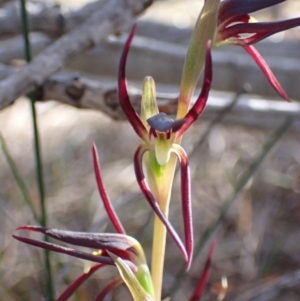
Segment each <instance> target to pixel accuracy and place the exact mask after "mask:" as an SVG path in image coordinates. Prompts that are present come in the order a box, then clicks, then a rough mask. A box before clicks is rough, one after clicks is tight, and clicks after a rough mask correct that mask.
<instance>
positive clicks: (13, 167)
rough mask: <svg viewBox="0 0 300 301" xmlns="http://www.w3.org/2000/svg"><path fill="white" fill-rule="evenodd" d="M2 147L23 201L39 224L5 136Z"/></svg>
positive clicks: (0, 140) (0, 137) (1, 141)
mask: <svg viewBox="0 0 300 301" xmlns="http://www.w3.org/2000/svg"><path fill="white" fill-rule="evenodd" d="M0 145H1V148H2V151H3V154H4V156H5V159H6V161H7V163H8V165H9V168H10V170H11V172H12V174H13V176H14V178H15V181H16V183H17V185H18V187H19V190H20V192H21V195H22V197H23V200H24V203H25V204H26V205H27V206H28V207H29V209H30V211H31V213H32V215H33V217H34V220H35V221H36V222H37V223H38V224H39V223H40V220H39V217H38V215H37V213H36V211H35V209H34V207H33V202H32V200H31V199H30V196H29V192H28V189H27V187H26V184H25V182H24V181H23V179H22V176H21V175H20V172H19V170H18V168H17V165H16V163H15V162H14V160H13V158H12V156H11V154H10V151H9V149H8V148H7V145H6V143H5V140H4V138H3V136H2V135H1V134H0Z"/></svg>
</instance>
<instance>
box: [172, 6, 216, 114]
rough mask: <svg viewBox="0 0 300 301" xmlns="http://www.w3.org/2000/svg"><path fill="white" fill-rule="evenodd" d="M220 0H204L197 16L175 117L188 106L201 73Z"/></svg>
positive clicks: (214, 32)
mask: <svg viewBox="0 0 300 301" xmlns="http://www.w3.org/2000/svg"><path fill="white" fill-rule="evenodd" d="M219 4H220V0H206V2H205V4H204V6H203V8H202V11H201V13H200V15H199V17H198V20H197V23H196V26H195V29H194V32H193V35H192V38H191V41H190V45H189V49H188V52H187V55H186V58H185V64H184V68H183V73H182V78H181V84H180V96H179V107H178V111H177V119H178V118H182V117H183V116H184V115H185V114H186V112H187V110H188V107H189V103H190V101H191V98H192V96H193V93H194V90H195V87H196V85H197V82H198V79H199V77H200V75H201V73H202V70H203V67H204V64H205V56H206V49H207V41H209V40H211V41H212V44H213V43H214V40H215V37H216V34H217V21H218V9H219Z"/></svg>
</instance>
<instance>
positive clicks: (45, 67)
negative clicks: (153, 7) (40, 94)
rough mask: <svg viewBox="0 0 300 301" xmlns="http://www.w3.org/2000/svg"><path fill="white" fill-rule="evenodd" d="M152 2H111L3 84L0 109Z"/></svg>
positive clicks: (140, 0)
mask: <svg viewBox="0 0 300 301" xmlns="http://www.w3.org/2000/svg"><path fill="white" fill-rule="evenodd" d="M151 2H152V1H146V0H126V1H125V0H124V1H122V2H120V1H119V0H109V1H106V4H105V5H104V6H103V8H102V9H101V10H100V11H97V12H95V13H94V14H93V15H92V16H91V18H90V19H89V20H88V21H87V22H86V23H84V24H82V25H80V26H79V27H78V28H76V29H74V30H73V31H72V32H70V33H69V34H66V35H64V36H63V37H61V38H59V39H58V40H57V41H56V42H54V43H53V44H52V45H51V46H49V47H48V48H47V49H45V50H44V51H43V53H41V54H40V55H39V56H37V57H36V58H35V59H34V60H33V61H32V62H31V63H30V64H28V65H26V66H25V67H24V68H22V70H20V71H19V72H17V73H16V74H13V75H12V76H10V77H9V78H7V79H5V80H3V81H2V82H1V83H0V109H2V108H4V107H6V106H8V105H9V104H11V103H12V102H13V101H14V100H15V99H16V98H17V97H19V96H21V95H24V94H26V93H28V92H29V91H31V90H34V89H35V88H36V87H38V86H40V85H42V84H43V82H44V81H45V79H46V78H47V77H49V75H51V74H53V73H54V72H57V71H58V70H59V69H60V68H62V67H63V66H64V65H65V64H66V63H68V62H70V60H71V59H74V57H75V56H76V55H78V54H79V53H81V52H83V51H85V50H87V49H90V48H91V47H93V46H95V45H97V44H98V43H99V42H100V41H102V40H104V39H105V38H106V37H107V36H108V35H109V34H111V33H114V32H116V31H119V30H120V29H121V28H122V27H123V26H124V25H128V24H129V23H130V21H131V20H132V18H133V17H134V16H136V15H137V14H139V13H141V12H142V11H143V10H144V9H145V8H146V7H148V6H149V5H150V4H151Z"/></svg>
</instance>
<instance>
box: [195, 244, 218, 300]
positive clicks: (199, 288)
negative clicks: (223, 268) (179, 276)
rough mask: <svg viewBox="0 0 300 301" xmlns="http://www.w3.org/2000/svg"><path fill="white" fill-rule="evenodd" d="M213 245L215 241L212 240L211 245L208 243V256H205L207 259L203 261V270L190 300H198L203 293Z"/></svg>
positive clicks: (213, 248)
mask: <svg viewBox="0 0 300 301" xmlns="http://www.w3.org/2000/svg"><path fill="white" fill-rule="evenodd" d="M215 246H216V241H215V240H213V241H212V243H211V245H210V248H209V252H208V256H207V259H206V262H205V265H204V269H203V272H202V274H201V277H200V279H199V282H198V285H197V287H196V290H195V292H194V294H193V296H192V297H191V298H190V301H198V300H200V298H201V296H202V294H203V290H204V288H205V285H206V283H207V279H208V276H209V272H210V267H211V257H212V254H213V252H214V250H215Z"/></svg>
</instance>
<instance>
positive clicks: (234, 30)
mask: <svg viewBox="0 0 300 301" xmlns="http://www.w3.org/2000/svg"><path fill="white" fill-rule="evenodd" d="M299 25H300V18H295V19H290V20H284V21H277V22H265V23H263V22H258V23H240V24H235V25H232V26H229V27H227V28H225V29H223V30H221V31H220V36H221V37H222V39H224V40H226V39H230V37H238V35H241V34H251V33H253V34H254V35H252V36H250V37H248V38H247V37H245V38H243V37H238V39H239V40H240V45H245V44H246V45H250V44H254V43H257V42H259V41H261V40H263V39H265V38H267V37H268V36H271V35H273V34H275V33H277V32H280V31H284V30H287V29H290V28H293V27H297V26H299Z"/></svg>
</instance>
